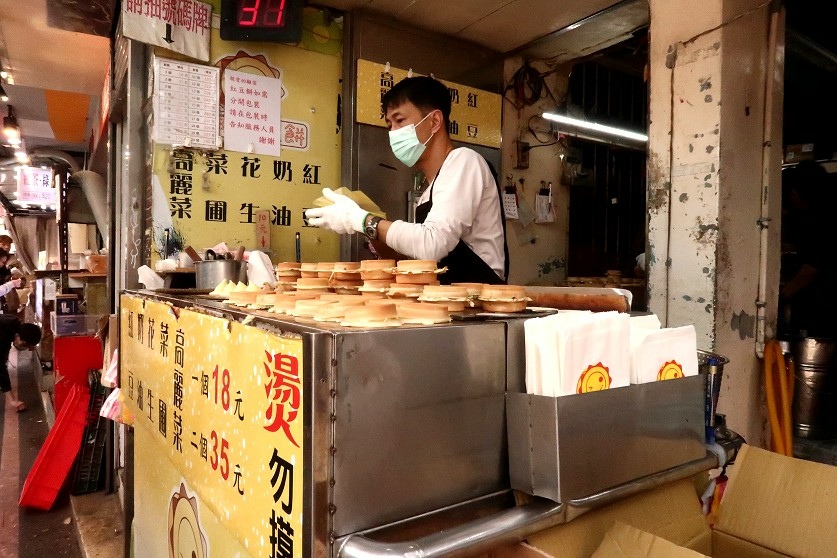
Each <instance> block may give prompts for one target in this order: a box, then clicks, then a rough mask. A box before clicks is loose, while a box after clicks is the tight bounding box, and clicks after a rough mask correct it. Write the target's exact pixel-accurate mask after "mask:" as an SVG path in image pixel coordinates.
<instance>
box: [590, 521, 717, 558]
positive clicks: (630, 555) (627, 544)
mask: <svg viewBox="0 0 837 558" xmlns="http://www.w3.org/2000/svg"><path fill="white" fill-rule="evenodd" d="M637 557H644V558H708V557H707V556H706V555H705V554H700V553H699V552H695V551H694V550H689V549H688V548H684V547H682V546H677V545H676V544H674V543H673V542H669V541H667V540H665V539H663V538H661V537H657V536H655V535H652V534H651V533H648V532H646V531H641V530H639V529H637V528H635V527H631V526H630V525H628V524H626V523H622V522H621V521H617V522H616V523H615V524H614V525H613V527H611V528H610V531H608V532H607V533H606V534H605V537H604V540H603V541H602V544H600V545H599V548H597V549H596V552H594V553H593V555H592V556H591V557H590V558H637Z"/></svg>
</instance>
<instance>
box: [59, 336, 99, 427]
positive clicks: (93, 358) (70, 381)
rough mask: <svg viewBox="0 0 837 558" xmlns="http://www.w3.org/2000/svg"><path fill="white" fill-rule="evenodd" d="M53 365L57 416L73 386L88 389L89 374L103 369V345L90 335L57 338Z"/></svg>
mask: <svg viewBox="0 0 837 558" xmlns="http://www.w3.org/2000/svg"><path fill="white" fill-rule="evenodd" d="M53 364H54V372H53V373H54V374H55V388H54V392H53V393H54V394H55V414H58V413H60V412H61V407H62V405H64V401H65V400H66V399H67V397H68V395H69V393H70V390H71V389H72V388H73V386H74V385H80V386H85V387H87V373H88V372H89V371H90V369H91V368H93V369H95V370H101V369H102V343H101V341H100V340H99V339H97V338H96V337H93V336H90V335H77V336H74V337H56V338H55V341H54V346H53Z"/></svg>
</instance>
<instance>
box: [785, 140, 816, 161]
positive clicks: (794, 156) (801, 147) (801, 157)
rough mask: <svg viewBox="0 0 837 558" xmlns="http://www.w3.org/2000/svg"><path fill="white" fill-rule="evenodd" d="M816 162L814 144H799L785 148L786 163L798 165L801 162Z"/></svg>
mask: <svg viewBox="0 0 837 558" xmlns="http://www.w3.org/2000/svg"><path fill="white" fill-rule="evenodd" d="M813 160H814V144H813V143H799V144H792V145H788V146H786V147H785V163H798V162H800V161H813Z"/></svg>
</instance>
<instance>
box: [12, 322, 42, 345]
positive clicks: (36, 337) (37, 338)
mask: <svg viewBox="0 0 837 558" xmlns="http://www.w3.org/2000/svg"><path fill="white" fill-rule="evenodd" d="M17 336H18V337H20V340H21V341H23V342H24V343H26V344H27V345H28V346H29V347H34V346H35V345H37V344H38V343H40V342H41V328H39V327H38V326H36V325H35V324H20V326H19V327H18V328H17Z"/></svg>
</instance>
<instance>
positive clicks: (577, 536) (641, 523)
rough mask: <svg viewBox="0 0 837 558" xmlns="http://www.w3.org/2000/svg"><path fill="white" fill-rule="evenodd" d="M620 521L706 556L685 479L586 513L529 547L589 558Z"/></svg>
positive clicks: (703, 527)
mask: <svg viewBox="0 0 837 558" xmlns="http://www.w3.org/2000/svg"><path fill="white" fill-rule="evenodd" d="M617 521H622V522H624V523H627V524H629V525H632V526H633V527H636V528H637V529H642V530H643V531H648V532H650V533H654V534H656V535H659V536H660V537H662V538H664V539H666V540H668V541H671V542H672V543H675V544H677V545H680V546H684V547H686V548H690V549H692V550H696V551H697V552H700V553H702V554H709V553H710V552H711V550H712V542H711V535H710V531H709V527H708V526H707V524H706V520H705V519H704V517H703V513H702V512H701V509H700V504H699V501H698V498H697V495H696V493H695V487H694V484H692V482H691V481H689V480H682V481H678V482H675V483H671V484H667V485H665V486H661V487H659V488H656V489H654V490H651V491H649V492H646V493H643V494H640V495H637V496H634V497H632V498H629V499H627V500H623V501H621V502H617V503H615V504H612V505H610V506H607V507H605V508H601V509H599V510H595V511H591V512H588V513H586V514H584V515H582V516H581V517H578V518H576V519H574V520H572V521H570V522H569V523H566V524H564V525H558V526H557V527H553V528H552V529H547V530H544V531H541V532H540V533H536V534H535V535H532V536H530V537H529V539H528V541H529V544H530V545H532V546H534V547H535V548H538V549H539V550H542V551H543V552H545V553H547V554H549V555H551V556H556V557H560V558H589V557H590V555H591V554H593V552H595V550H596V548H597V547H598V546H599V544H601V542H602V540H603V538H604V535H605V533H607V532H608V531H609V530H610V528H611V527H612V526H613V524H614V523H616V522H617Z"/></svg>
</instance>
